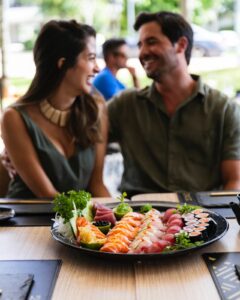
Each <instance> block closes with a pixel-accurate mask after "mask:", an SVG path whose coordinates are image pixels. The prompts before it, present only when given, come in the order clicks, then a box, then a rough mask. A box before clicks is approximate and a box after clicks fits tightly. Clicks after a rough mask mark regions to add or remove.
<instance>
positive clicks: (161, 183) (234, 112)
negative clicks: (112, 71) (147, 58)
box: [108, 75, 240, 194]
mask: <svg viewBox="0 0 240 300" xmlns="http://www.w3.org/2000/svg"><path fill="white" fill-rule="evenodd" d="M192 76H193V78H194V79H195V80H196V81H197V88H196V90H195V92H194V93H193V95H192V96H191V97H189V98H188V99H186V100H185V101H184V102H183V103H182V104H181V105H180V106H179V107H178V109H177V110H176V112H175V114H174V115H173V116H172V117H169V116H168V114H167V112H166V108H165V106H164V103H163V101H162V99H161V95H160V94H159V93H158V92H157V90H156V88H155V85H154V84H153V85H152V86H151V87H146V88H145V89H142V90H139V91H137V90H133V89H132V90H127V91H124V92H122V93H121V94H120V95H118V96H115V97H114V98H113V100H111V101H110V102H109V104H108V111H109V119H110V141H112V142H113V141H115V142H119V143H120V146H121V148H122V153H123V157H124V174H123V178H122V182H121V187H120V188H121V190H122V191H127V192H128V193H129V194H136V193H142V192H145V193H154V192H172V191H206V190H213V189H218V188H220V187H221V184H222V182H221V172H220V162H221V161H222V160H227V159H240V106H239V105H238V104H236V103H235V102H234V101H233V100H229V99H228V98H227V97H226V96H225V95H223V94H221V93H220V92H219V91H217V90H214V89H212V88H210V87H209V86H207V85H206V84H203V83H202V82H201V80H200V78H199V77H198V76H194V75H192Z"/></svg>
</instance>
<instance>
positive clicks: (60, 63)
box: [57, 57, 66, 69]
mask: <svg viewBox="0 0 240 300" xmlns="http://www.w3.org/2000/svg"><path fill="white" fill-rule="evenodd" d="M65 60H66V58H64V57H61V58H59V60H58V62H57V66H58V69H61V68H62V66H63V64H64V62H65Z"/></svg>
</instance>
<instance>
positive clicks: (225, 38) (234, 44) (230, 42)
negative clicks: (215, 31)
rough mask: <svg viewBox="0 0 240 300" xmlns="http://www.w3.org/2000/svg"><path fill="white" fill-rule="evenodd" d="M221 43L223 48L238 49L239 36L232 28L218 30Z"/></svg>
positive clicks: (239, 48) (239, 46)
mask: <svg viewBox="0 0 240 300" xmlns="http://www.w3.org/2000/svg"><path fill="white" fill-rule="evenodd" d="M219 34H220V35H221V37H222V45H223V47H224V49H225V50H240V36H239V35H238V33H237V32H236V31H234V30H220V31H219Z"/></svg>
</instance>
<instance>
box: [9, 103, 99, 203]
mask: <svg viewBox="0 0 240 300" xmlns="http://www.w3.org/2000/svg"><path fill="white" fill-rule="evenodd" d="M16 109H17V110H18V112H19V113H20V114H21V116H22V118H23V120H24V123H25V126H26V128H27V131H28V133H29V136H30V137H31V140H32V143H33V145H34V147H35V150H36V153H37V155H38V158H39V161H40V163H41V165H42V167H43V169H44V171H45V173H46V174H47V176H48V177H49V179H50V180H51V182H52V184H53V185H54V187H55V188H56V190H57V191H59V192H67V191H69V190H72V189H74V190H80V189H87V187H88V182H89V179H90V175H91V173H92V170H93V166H94V160H95V151H94V149H93V147H89V148H87V149H81V147H80V146H79V145H77V146H76V151H75V153H74V154H73V155H72V156H71V157H70V158H66V157H65V156H64V155H62V154H61V153H60V152H59V151H58V150H57V149H56V148H55V146H54V145H53V144H52V142H51V141H50V140H49V139H48V138H47V137H46V136H45V134H44V133H43V131H42V130H41V128H39V127H38V125H37V124H36V123H34V122H33V120H32V119H31V118H30V117H29V115H28V114H27V113H26V111H24V110H23V109H22V108H19V107H17V108H16ZM16 134H17V128H16ZM23 155H27V153H23ZM26 167H27V168H31V166H26ZM6 197H7V198H35V197H36V196H35V195H34V194H33V193H32V191H31V190H30V189H29V188H28V187H27V186H26V184H25V183H24V182H23V181H22V179H21V178H20V177H19V176H16V177H15V178H14V180H13V181H11V182H10V185H9V189H8V193H7V195H6Z"/></svg>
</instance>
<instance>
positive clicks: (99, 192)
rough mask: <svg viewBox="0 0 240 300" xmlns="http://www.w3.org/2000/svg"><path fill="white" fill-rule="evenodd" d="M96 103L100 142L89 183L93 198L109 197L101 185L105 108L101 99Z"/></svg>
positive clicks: (106, 131) (104, 145)
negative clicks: (98, 116)
mask: <svg viewBox="0 0 240 300" xmlns="http://www.w3.org/2000/svg"><path fill="white" fill-rule="evenodd" d="M98 98H99V97H98ZM98 102H99V103H98V107H99V114H100V123H101V125H100V126H101V133H102V142H100V143H97V144H96V145H95V151H96V157H95V165H94V169H93V172H92V176H91V179H90V182H89V190H90V192H91V193H92V195H93V196H95V197H111V195H110V193H109V191H108V190H107V188H106V186H105V185H104V183H103V167H104V158H105V154H106V147H107V138H108V118H107V108H106V103H105V101H104V100H103V99H98Z"/></svg>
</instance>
